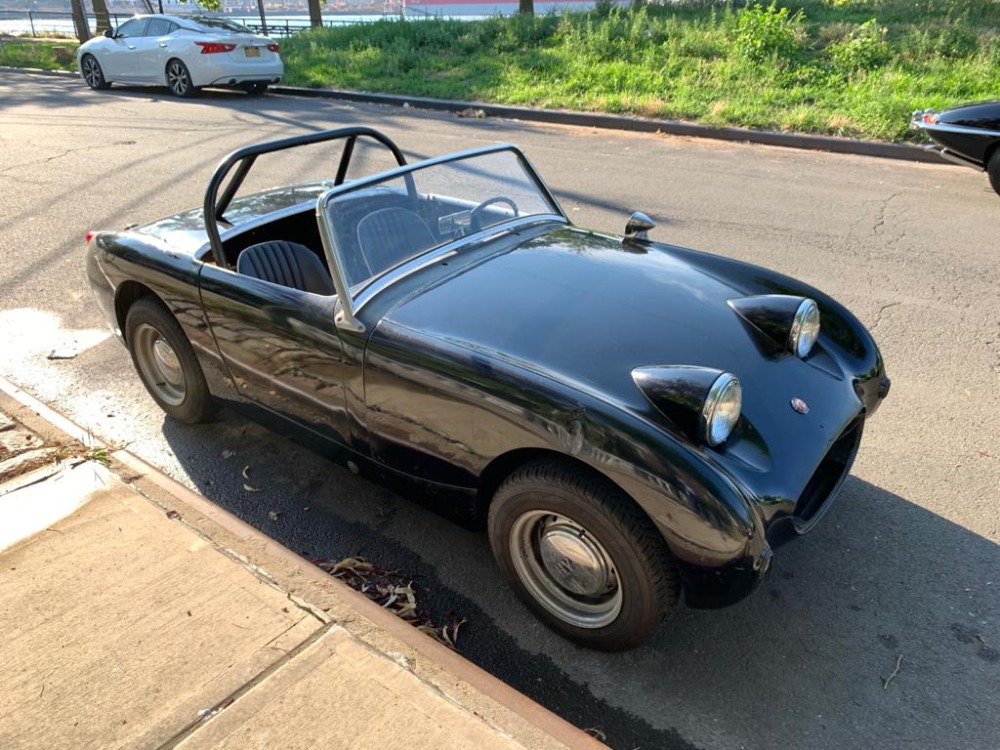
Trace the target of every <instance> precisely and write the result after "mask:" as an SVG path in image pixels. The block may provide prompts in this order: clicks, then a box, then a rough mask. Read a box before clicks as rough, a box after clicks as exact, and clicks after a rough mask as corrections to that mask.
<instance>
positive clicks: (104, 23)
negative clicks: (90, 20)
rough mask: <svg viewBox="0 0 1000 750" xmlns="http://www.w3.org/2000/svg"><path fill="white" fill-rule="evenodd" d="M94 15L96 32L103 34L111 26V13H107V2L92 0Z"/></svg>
mask: <svg viewBox="0 0 1000 750" xmlns="http://www.w3.org/2000/svg"><path fill="white" fill-rule="evenodd" d="M93 3H94V15H95V16H97V33H98V34H103V33H104V32H105V31H107V30H108V29H110V28H111V15H110V14H109V13H108V4H107V2H105V0H93Z"/></svg>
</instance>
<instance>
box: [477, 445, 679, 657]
mask: <svg viewBox="0 0 1000 750" xmlns="http://www.w3.org/2000/svg"><path fill="white" fill-rule="evenodd" d="M489 537H490V546H491V548H492V550H493V555H494V557H495V558H496V560H497V563H498V564H499V565H500V567H501V569H502V570H503V572H504V575H505V576H506V578H507V580H508V581H509V583H510V584H511V586H512V587H513V588H514V590H515V592H516V593H517V595H518V596H519V597H520V598H521V600H522V601H524V602H525V604H527V605H528V607H529V608H530V609H531V610H532V611H533V612H534V613H535V615H536V616H537V617H538V618H539V619H541V620H542V621H543V622H544V623H545V624H546V625H548V626H549V627H550V628H552V629H553V630H555V631H556V632H558V633H559V634H561V635H563V636H565V637H566V638H568V639H570V640H571V641H574V642H575V643H578V644H580V645H582V646H587V647H590V648H596V649H601V650H603V651H624V650H627V649H630V648H635V647H636V646H639V645H641V644H642V643H643V642H644V641H646V640H647V639H648V638H649V637H650V636H652V634H653V632H654V631H655V630H656V628H657V626H658V625H659V623H660V621H661V620H662V619H663V618H664V617H666V616H667V615H668V614H669V613H670V612H671V611H672V610H673V608H674V606H675V605H676V603H677V600H678V597H679V589H680V584H679V579H678V575H677V569H676V566H675V565H674V561H673V558H672V557H671V555H670V552H669V550H668V549H667V546H666V544H665V542H664V541H663V539H662V537H661V536H660V534H659V532H657V530H656V528H655V527H654V526H653V524H652V522H651V521H650V520H649V518H648V517H647V516H646V515H645V514H644V513H643V512H642V511H641V510H640V509H639V508H638V506H636V505H635V504H634V503H633V502H632V500H631V498H629V497H628V496H627V495H625V494H624V493H623V492H622V491H621V490H619V489H618V488H616V487H614V486H613V485H611V484H610V483H608V482H606V481H605V480H603V479H601V478H599V477H595V476H592V475H591V474H590V473H589V472H587V471H586V470H584V469H581V468H577V467H574V466H570V465H565V464H562V463H558V462H551V463H550V462H546V463H538V464H530V465H528V466H524V467H522V468H521V469H519V470H517V471H516V472H514V473H513V474H512V475H511V476H510V477H508V478H507V479H506V480H505V481H504V483H503V484H502V485H501V486H500V489H498V490H497V492H496V495H495V496H494V498H493V502H492V503H491V505H490V513H489Z"/></svg>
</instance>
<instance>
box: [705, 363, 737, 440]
mask: <svg viewBox="0 0 1000 750" xmlns="http://www.w3.org/2000/svg"><path fill="white" fill-rule="evenodd" d="M742 404H743V389H742V388H741V387H740V381H739V380H737V379H736V376H735V375H730V374H729V373H728V372H724V373H722V374H721V375H720V376H719V377H718V378H716V379H715V382H714V383H712V387H711V388H710V389H709V391H708V396H707V397H706V398H705V405H704V406H703V407H702V409H701V425H702V437H703V438H704V440H705V442H706V443H708V444H709V445H713V446H714V445H719V444H720V443H724V442H725V441H726V438H728V437H729V435H730V434H731V433H732V431H733V428H734V427H736V422H737V421H738V420H739V418H740V407H741V406H742Z"/></svg>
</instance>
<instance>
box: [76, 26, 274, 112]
mask: <svg viewBox="0 0 1000 750" xmlns="http://www.w3.org/2000/svg"><path fill="white" fill-rule="evenodd" d="M76 62H77V66H78V67H79V69H80V75H81V76H83V80H85V81H86V82H87V85H88V86H90V87H91V88H92V89H106V88H108V86H110V85H111V84H112V83H127V84H148V85H153V86H167V87H168V88H169V89H170V91H171V92H172V93H173V94H175V95H177V96H185V97H187V96H194V95H195V94H197V93H198V89H199V88H201V87H202V86H228V87H233V88H239V89H243V90H244V91H246V92H247V93H249V94H262V93H264V92H265V91H267V87H268V84H271V83H277V82H278V81H280V80H281V76H282V74H283V73H284V72H285V67H284V64H283V63H282V62H281V57H280V56H279V54H278V44H277V43H276V42H275V41H273V40H272V39H269V38H268V37H266V36H261V35H259V34H254V33H253V32H251V31H250V30H249V29H248V28H246V27H245V26H241V25H240V24H238V23H234V22H233V21H229V20H227V19H224V18H204V17H196V16H188V17H184V16H166V15H147V16H135V17H134V18H130V19H129V20H128V21H126V22H125V23H123V24H122V25H121V26H119V27H118V28H117V29H116V30H115V31H111V30H108V31H106V32H105V33H104V36H101V37H95V38H94V39H91V40H90V41H88V42H85V43H84V44H82V45H80V48H79V49H78V50H77V53H76Z"/></svg>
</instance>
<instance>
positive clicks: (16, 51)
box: [0, 37, 79, 70]
mask: <svg viewBox="0 0 1000 750" xmlns="http://www.w3.org/2000/svg"><path fill="white" fill-rule="evenodd" d="M78 46H79V45H78V44H77V43H76V40H73V41H68V40H67V41H65V42H36V41H30V40H22V39H11V38H9V37H6V38H3V39H0V66H8V67H11V68H39V69H41V70H76V57H75V55H76V48H77V47H78ZM54 47H63V48H64V49H66V50H67V51H68V56H67V58H66V61H65V62H59V61H58V60H57V59H56V53H55V52H53V48H54Z"/></svg>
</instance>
